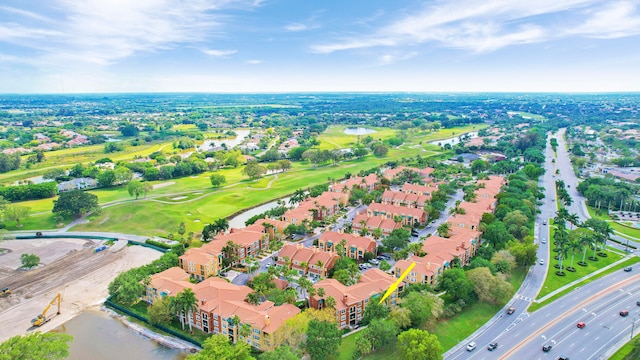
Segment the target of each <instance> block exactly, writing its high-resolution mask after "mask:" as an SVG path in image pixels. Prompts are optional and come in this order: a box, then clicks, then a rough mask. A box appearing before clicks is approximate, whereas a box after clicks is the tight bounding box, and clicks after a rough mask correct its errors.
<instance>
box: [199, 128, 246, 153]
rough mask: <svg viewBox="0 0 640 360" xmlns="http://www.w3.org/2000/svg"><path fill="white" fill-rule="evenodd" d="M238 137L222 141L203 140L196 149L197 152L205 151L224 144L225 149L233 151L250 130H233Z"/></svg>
mask: <svg viewBox="0 0 640 360" xmlns="http://www.w3.org/2000/svg"><path fill="white" fill-rule="evenodd" d="M234 132H235V133H236V134H238V136H236V137H235V138H233V139H224V140H205V141H204V142H203V143H202V145H200V146H198V147H196V150H198V151H207V150H209V148H211V147H216V146H222V144H225V145H226V147H227V149H233V148H234V147H235V146H238V145H240V143H241V142H242V141H243V140H244V139H245V138H246V137H247V136H249V132H250V130H234Z"/></svg>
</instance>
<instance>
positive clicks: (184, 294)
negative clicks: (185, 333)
mask: <svg viewBox="0 0 640 360" xmlns="http://www.w3.org/2000/svg"><path fill="white" fill-rule="evenodd" d="M171 305H172V306H171V307H172V308H173V309H174V310H176V312H177V313H178V316H180V321H181V322H182V330H184V318H187V319H188V320H189V321H188V323H189V330H192V325H193V320H194V318H195V316H196V314H195V313H196V311H197V310H198V299H197V298H196V294H194V293H193V290H191V289H189V288H186V289H184V290H183V291H181V292H179V293H178V295H176V297H175V300H174V301H173V303H172V304H171ZM189 313H191V314H192V316H189ZM182 314H184V316H182Z"/></svg>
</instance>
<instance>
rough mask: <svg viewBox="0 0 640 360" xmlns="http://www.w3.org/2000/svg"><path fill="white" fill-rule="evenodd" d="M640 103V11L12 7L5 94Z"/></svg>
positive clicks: (105, 4)
mask: <svg viewBox="0 0 640 360" xmlns="http://www.w3.org/2000/svg"><path fill="white" fill-rule="evenodd" d="M155 91H162V92H172V91H205V92H289V91H425V92H450V91H472V92H474V91H524V92H527V91H548V92H555V91H560V92H600V91H640V0H598V1H594V0H435V1H415V0H405V1H388V0H384V1H383V0H366V1H362V0H346V1H345V0H341V1H335V0H323V1H310V0H297V1H291V0H47V1H38V0H3V1H2V2H1V3H0V93H78V92H155Z"/></svg>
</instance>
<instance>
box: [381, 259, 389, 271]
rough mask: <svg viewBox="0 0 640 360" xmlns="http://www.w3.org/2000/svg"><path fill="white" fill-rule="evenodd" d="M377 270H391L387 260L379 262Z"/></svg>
mask: <svg viewBox="0 0 640 360" xmlns="http://www.w3.org/2000/svg"><path fill="white" fill-rule="evenodd" d="M379 268H380V270H382V271H388V270H391V264H389V263H388V262H387V260H382V261H380V265H379Z"/></svg>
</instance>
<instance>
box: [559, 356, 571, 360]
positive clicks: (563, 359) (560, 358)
mask: <svg viewBox="0 0 640 360" xmlns="http://www.w3.org/2000/svg"><path fill="white" fill-rule="evenodd" d="M558 360H569V357H568V356H560V357H559V358H558Z"/></svg>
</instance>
